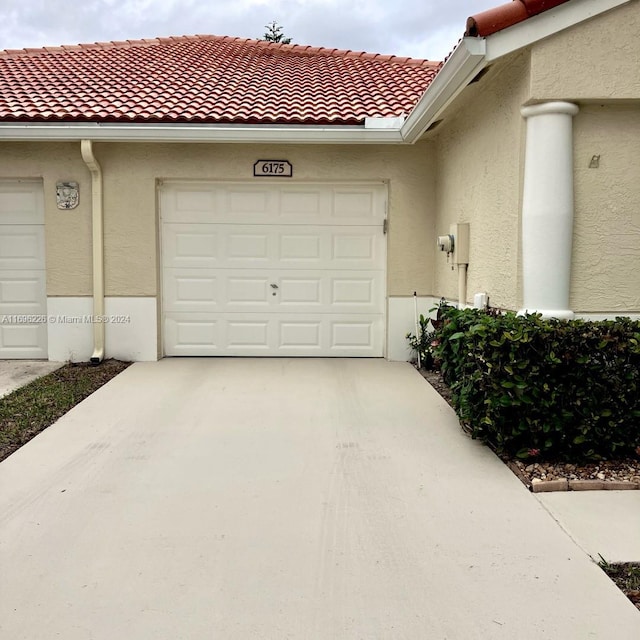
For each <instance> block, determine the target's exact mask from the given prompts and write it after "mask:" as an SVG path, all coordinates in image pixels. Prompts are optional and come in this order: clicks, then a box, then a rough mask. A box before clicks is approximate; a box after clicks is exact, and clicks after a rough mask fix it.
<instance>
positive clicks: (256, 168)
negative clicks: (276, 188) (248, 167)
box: [253, 160, 293, 178]
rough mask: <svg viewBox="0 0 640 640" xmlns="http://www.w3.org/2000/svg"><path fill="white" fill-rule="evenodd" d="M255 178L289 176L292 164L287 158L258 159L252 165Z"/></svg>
mask: <svg viewBox="0 0 640 640" xmlns="http://www.w3.org/2000/svg"><path fill="white" fill-rule="evenodd" d="M253 175H254V177H256V178H291V177H293V165H292V164H291V163H290V162H289V161H288V160H258V161H257V162H256V163H255V164H254V165H253Z"/></svg>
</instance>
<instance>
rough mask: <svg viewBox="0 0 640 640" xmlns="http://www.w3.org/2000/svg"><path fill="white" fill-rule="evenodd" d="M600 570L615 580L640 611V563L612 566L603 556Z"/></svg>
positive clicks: (624, 563) (622, 563) (623, 563)
mask: <svg viewBox="0 0 640 640" xmlns="http://www.w3.org/2000/svg"><path fill="white" fill-rule="evenodd" d="M598 565H599V566H600V568H601V569H602V570H603V571H604V572H605V573H606V574H607V575H608V576H609V578H611V580H613V581H614V582H615V584H616V586H617V587H618V589H620V590H621V591H622V592H623V593H624V594H625V595H626V596H627V598H629V600H631V602H633V604H634V605H635V606H636V608H637V609H640V563H639V562H621V563H619V564H618V563H615V564H610V563H609V562H607V561H606V560H605V559H604V558H603V557H602V556H600V562H599V563H598Z"/></svg>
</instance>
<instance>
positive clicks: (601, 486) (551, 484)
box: [507, 462, 640, 493]
mask: <svg viewBox="0 0 640 640" xmlns="http://www.w3.org/2000/svg"><path fill="white" fill-rule="evenodd" d="M507 466H508V467H509V469H511V471H512V472H513V473H514V475H516V476H517V477H518V478H519V479H520V482H522V484H524V485H525V486H526V487H527V489H529V491H532V492H533V493H548V492H552V491H638V490H640V482H623V481H618V480H580V479H575V480H569V479H567V478H557V479H555V480H541V479H540V478H534V479H533V480H529V478H527V477H526V476H525V475H524V474H523V473H522V472H521V471H520V469H519V468H518V465H517V464H515V463H513V462H508V463H507Z"/></svg>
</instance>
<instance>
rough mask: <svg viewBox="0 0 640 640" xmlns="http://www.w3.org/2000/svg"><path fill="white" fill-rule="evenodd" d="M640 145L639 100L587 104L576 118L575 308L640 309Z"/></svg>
mask: <svg viewBox="0 0 640 640" xmlns="http://www.w3.org/2000/svg"><path fill="white" fill-rule="evenodd" d="M639 145H640V104H636V105H629V104H624V105H619V106H614V105H611V104H607V105H604V106H602V105H583V106H581V109H580V112H579V113H578V115H577V116H576V117H575V118H574V190H575V218H574V248H573V262H572V277H571V300H570V304H571V308H572V309H573V310H574V311H577V312H607V311H625V312H635V313H638V312H640V151H639ZM594 155H599V156H600V162H599V167H598V168H597V169H595V168H591V169H590V168H589V163H590V160H591V158H592V156H594Z"/></svg>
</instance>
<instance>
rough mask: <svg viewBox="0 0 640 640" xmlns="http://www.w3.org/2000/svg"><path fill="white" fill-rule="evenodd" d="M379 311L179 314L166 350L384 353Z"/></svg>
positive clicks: (171, 321) (169, 328) (169, 323)
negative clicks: (375, 313)
mask: <svg viewBox="0 0 640 640" xmlns="http://www.w3.org/2000/svg"><path fill="white" fill-rule="evenodd" d="M382 329H383V320H382V318H381V317H379V316H353V315H336V314H307V315H305V316H304V317H302V316H300V315H288V314H281V315H276V314H260V313H254V314H236V313H222V314H215V315H214V314H193V313H192V314H175V313H170V314H168V315H167V316H166V320H165V337H166V342H167V347H166V349H165V355H168V356H193V355H204V356H206V355H235V356H254V355H264V356H272V357H274V356H275V357H277V356H314V355H315V356H335V357H379V356H380V355H381V353H382V340H383V335H384V333H383V331H382Z"/></svg>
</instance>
